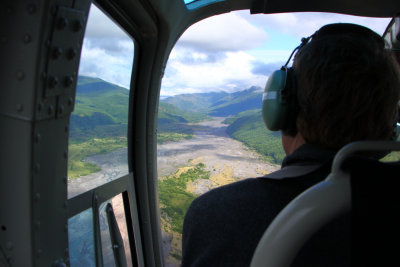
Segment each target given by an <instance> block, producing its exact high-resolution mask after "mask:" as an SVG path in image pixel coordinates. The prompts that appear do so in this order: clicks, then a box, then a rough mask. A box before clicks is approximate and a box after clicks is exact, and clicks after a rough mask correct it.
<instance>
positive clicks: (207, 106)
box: [161, 86, 262, 117]
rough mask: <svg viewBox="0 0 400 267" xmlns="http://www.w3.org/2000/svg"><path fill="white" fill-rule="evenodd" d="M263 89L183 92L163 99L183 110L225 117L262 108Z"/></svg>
mask: <svg viewBox="0 0 400 267" xmlns="http://www.w3.org/2000/svg"><path fill="white" fill-rule="evenodd" d="M261 97H262V90H261V88H260V87H255V86H253V87H250V88H249V89H246V90H243V91H238V92H234V93H226V92H212V93H197V94H182V95H176V96H172V97H168V98H166V99H163V100H161V101H162V102H165V103H170V104H174V105H175V106H177V107H179V108H180V109H182V110H187V111H195V112H201V113H205V114H208V115H210V116H216V117H225V116H230V115H236V114H238V113H240V112H242V111H246V110H250V109H257V108H261Z"/></svg>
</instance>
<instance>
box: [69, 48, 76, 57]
mask: <svg viewBox="0 0 400 267" xmlns="http://www.w3.org/2000/svg"><path fill="white" fill-rule="evenodd" d="M77 54H78V51H76V49H73V48H71V49H70V50H69V51H68V59H70V60H71V59H73V58H74V57H76V55H77Z"/></svg>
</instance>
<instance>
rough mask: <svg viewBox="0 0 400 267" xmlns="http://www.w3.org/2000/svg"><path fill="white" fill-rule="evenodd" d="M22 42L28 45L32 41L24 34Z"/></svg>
mask: <svg viewBox="0 0 400 267" xmlns="http://www.w3.org/2000/svg"><path fill="white" fill-rule="evenodd" d="M23 40H24V43H25V44H29V43H30V42H31V41H32V37H31V36H30V35H29V34H25V35H24V39H23Z"/></svg>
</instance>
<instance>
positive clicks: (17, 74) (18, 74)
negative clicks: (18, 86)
mask: <svg viewBox="0 0 400 267" xmlns="http://www.w3.org/2000/svg"><path fill="white" fill-rule="evenodd" d="M16 76H17V80H19V81H22V80H23V79H25V73H24V72H23V71H20V70H19V71H17V73H16Z"/></svg>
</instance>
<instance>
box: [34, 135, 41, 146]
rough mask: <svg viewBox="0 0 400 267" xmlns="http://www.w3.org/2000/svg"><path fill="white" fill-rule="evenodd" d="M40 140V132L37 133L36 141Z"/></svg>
mask: <svg viewBox="0 0 400 267" xmlns="http://www.w3.org/2000/svg"><path fill="white" fill-rule="evenodd" d="M39 142H40V133H37V134H36V135H35V143H36V144H38V143H39Z"/></svg>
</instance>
